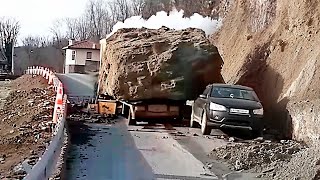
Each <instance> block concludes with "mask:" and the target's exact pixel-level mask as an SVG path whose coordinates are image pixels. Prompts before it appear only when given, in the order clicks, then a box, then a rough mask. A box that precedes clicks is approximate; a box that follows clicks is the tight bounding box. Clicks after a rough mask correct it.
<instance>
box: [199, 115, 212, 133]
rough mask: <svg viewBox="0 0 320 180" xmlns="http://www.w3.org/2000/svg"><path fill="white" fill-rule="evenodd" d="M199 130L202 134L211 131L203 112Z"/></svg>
mask: <svg viewBox="0 0 320 180" xmlns="http://www.w3.org/2000/svg"><path fill="white" fill-rule="evenodd" d="M201 132H202V134H203V135H209V134H210V133H211V129H210V128H209V127H208V125H207V114H206V112H204V113H203V115H202V118H201Z"/></svg>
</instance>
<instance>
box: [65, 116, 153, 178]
mask: <svg viewBox="0 0 320 180" xmlns="http://www.w3.org/2000/svg"><path fill="white" fill-rule="evenodd" d="M119 121H120V122H117V123H116V124H115V125H113V126H108V125H106V124H84V123H82V122H75V121H68V130H69V137H70V147H69V150H68V155H67V161H66V167H67V169H66V172H65V177H66V179H95V180H104V179H111V180H112V179H115V180H117V179H124V180H126V179H128V180H131V179H154V174H153V172H152V168H151V167H150V165H149V164H148V163H147V162H146V160H145V158H144V157H143V155H142V154H141V152H140V151H139V150H138V148H137V147H136V145H135V142H134V140H133V137H132V136H131V134H130V133H129V132H128V129H127V126H126V125H125V124H124V123H123V122H121V120H119ZM137 172H139V173H137Z"/></svg>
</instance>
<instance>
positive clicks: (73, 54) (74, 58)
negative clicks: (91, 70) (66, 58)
mask: <svg viewBox="0 0 320 180" xmlns="http://www.w3.org/2000/svg"><path fill="white" fill-rule="evenodd" d="M72 60H76V51H72Z"/></svg>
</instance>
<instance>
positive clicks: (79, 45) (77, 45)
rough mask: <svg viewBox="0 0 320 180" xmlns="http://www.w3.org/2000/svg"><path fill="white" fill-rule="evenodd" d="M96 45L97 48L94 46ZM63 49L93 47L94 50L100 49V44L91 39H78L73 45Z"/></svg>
mask: <svg viewBox="0 0 320 180" xmlns="http://www.w3.org/2000/svg"><path fill="white" fill-rule="evenodd" d="M94 45H95V48H94ZM62 49H93V50H100V44H98V43H94V42H92V41H89V40H85V41H76V42H74V43H73V44H72V45H68V46H66V47H64V48H62Z"/></svg>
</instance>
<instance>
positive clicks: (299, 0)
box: [212, 0, 320, 144]
mask: <svg viewBox="0 0 320 180" xmlns="http://www.w3.org/2000/svg"><path fill="white" fill-rule="evenodd" d="M229 2H231V6H230V7H229V8H227V9H228V13H227V15H226V17H225V19H224V21H223V27H222V28H221V30H220V31H219V32H218V33H217V34H215V35H214V36H212V41H213V43H214V44H215V45H217V46H218V48H219V51H220V53H221V55H222V56H223V60H224V62H225V64H224V68H223V70H222V74H223V77H224V79H225V80H226V82H229V83H237V84H242V85H248V86H251V87H253V88H254V89H255V90H256V91H257V93H258V95H259V97H260V98H261V99H262V101H263V104H264V106H265V111H266V121H267V125H268V126H269V127H273V128H277V129H278V131H279V133H281V134H283V135H286V136H293V137H294V138H295V139H297V140H301V141H306V142H308V143H310V144H311V143H315V142H318V141H319V138H320V133H319V132H320V125H319V124H320V122H319V120H318V119H319V118H317V117H319V113H318V112H317V111H316V109H317V108H318V106H319V105H318V103H316V102H317V101H316V100H315V99H318V98H319V94H320V87H319V85H318V83H319V80H320V71H319V66H320V62H319V58H320V51H319V50H318V49H319V48H320V33H319V31H320V3H319V2H318V1H311V0H293V1H280V0H264V1H256V0H233V1H229ZM220 9H223V8H220ZM303 102H308V103H307V104H304V103H303ZM302 104H304V105H302ZM315 108H316V109H315ZM308 112H313V114H311V115H309V116H305V114H308Z"/></svg>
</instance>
